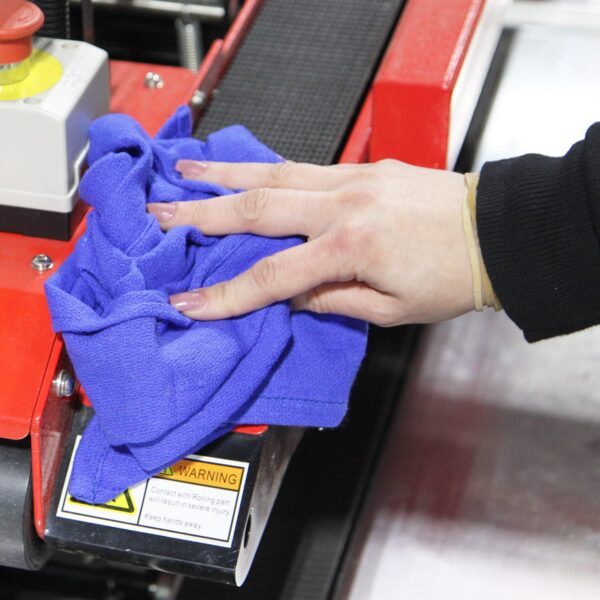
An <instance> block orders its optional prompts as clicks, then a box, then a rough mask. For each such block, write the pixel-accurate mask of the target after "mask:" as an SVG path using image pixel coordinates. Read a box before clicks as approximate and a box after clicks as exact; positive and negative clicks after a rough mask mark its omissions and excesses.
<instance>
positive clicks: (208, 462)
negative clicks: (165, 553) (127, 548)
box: [57, 440, 248, 547]
mask: <svg viewBox="0 0 600 600" xmlns="http://www.w3.org/2000/svg"><path fill="white" fill-rule="evenodd" d="M78 441H79V440H78ZM76 449H77V445H76V447H75V450H74V452H73V456H74V455H75V452H76ZM72 461H73V458H71V465H70V466H69V472H68V474H67V477H66V482H68V481H69V478H70V474H71V466H72ZM247 469H248V464H247V463H242V462H236V461H230V460H225V459H216V458H213V457H204V456H196V455H191V456H188V457H186V458H185V459H183V460H181V461H179V462H178V463H176V464H175V465H173V466H172V467H169V468H167V469H165V470H164V471H162V472H161V473H159V474H158V475H155V476H154V477H151V478H150V479H148V480H147V481H144V482H143V483H140V484H138V485H136V486H135V487H132V488H130V489H128V490H126V491H125V492H124V493H123V494H121V495H120V496H118V497H117V498H115V499H113V500H111V501H110V502H107V503H105V504H96V505H93V504H87V503H85V502H81V501H79V500H77V499H76V498H73V497H72V496H71V495H70V494H69V493H68V491H67V487H68V485H67V483H65V486H64V489H63V490H62V495H61V500H60V503H59V507H58V511H57V516H59V517H62V518H65V519H73V520H76V521H84V522H87V523H96V524H98V525H105V526H110V527H117V528H120V529H129V530H133V531H139V532H145V533H152V534H154V535H162V536H165V537H171V538H177V539H185V540H191V541H196V542H202V543H207V544H213V545H218V546H226V547H231V544H232V541H233V532H234V530H235V523H236V520H237V516H238V512H239V507H240V503H241V496H242V493H243V489H244V483H245V479H246V473H247Z"/></svg>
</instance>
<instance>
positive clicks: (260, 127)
mask: <svg viewBox="0 0 600 600" xmlns="http://www.w3.org/2000/svg"><path fill="white" fill-rule="evenodd" d="M402 4H403V0H266V2H265V4H264V6H263V7H262V9H261V11H260V13H259V15H258V16H257V18H256V20H255V22H254V24H253V25H252V28H251V30H250V31H249V32H248V34H247V36H246V38H245V40H244V42H243V44H242V46H241V48H240V49H239V52H238V53H237V55H236V56H235V58H234V60H233V62H232V64H231V66H230V67H229V70H228V72H227V73H226V75H225V77H224V79H223V81H222V82H221V84H220V86H219V91H218V95H216V96H215V97H214V98H213V100H212V101H211V103H210V105H209V106H208V108H207V110H206V112H205V114H204V115H203V116H202V118H201V120H200V122H199V125H198V127H197V130H196V135H197V136H199V137H202V138H203V137H205V136H206V135H207V134H208V133H211V132H212V131H215V130H217V129H220V128H222V127H224V126H226V125H233V124H235V123H240V124H242V125H245V126H246V127H247V128H248V129H250V131H252V132H253V133H254V135H256V137H258V138H259V139H260V140H261V141H263V142H264V143H265V144H267V145H268V146H270V147H271V148H273V149H274V150H275V151H276V152H278V153H279V154H281V156H283V157H285V158H287V159H290V160H295V161H302V162H312V163H317V164H330V163H331V162H333V161H334V160H335V159H336V157H337V156H338V152H339V150H340V147H341V144H342V143H343V141H344V139H345V137H346V135H347V133H348V129H349V127H350V125H351V123H352V121H353V118H354V116H355V114H356V111H357V109H358V107H359V106H360V102H361V100H362V99H363V97H364V94H365V91H366V90H367V88H368V84H369V82H370V81H371V79H372V77H373V75H374V71H375V69H376V66H377V64H378V62H379V59H380V56H381V53H382V51H383V50H384V48H385V45H386V42H387V40H388V38H389V35H390V32H391V31H392V28H393V26H394V24H395V22H396V20H397V18H398V14H399V10H400V7H401V5H402Z"/></svg>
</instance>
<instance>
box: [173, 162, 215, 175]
mask: <svg viewBox="0 0 600 600" xmlns="http://www.w3.org/2000/svg"><path fill="white" fill-rule="evenodd" d="M207 167H208V164H207V163H204V162H197V161H195V160H178V161H177V164H176V165H175V169H177V170H178V171H179V172H180V173H181V175H182V177H183V178H184V179H198V178H199V177H200V176H201V175H202V173H204V171H206V169H207Z"/></svg>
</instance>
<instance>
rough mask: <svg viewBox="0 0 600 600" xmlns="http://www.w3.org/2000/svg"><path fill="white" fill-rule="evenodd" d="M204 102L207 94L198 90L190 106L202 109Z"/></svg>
mask: <svg viewBox="0 0 600 600" xmlns="http://www.w3.org/2000/svg"><path fill="white" fill-rule="evenodd" d="M204 102H206V93H205V92H203V91H202V90H196V91H195V92H194V93H193V95H192V99H191V100H190V104H191V105H192V106H193V107H194V108H200V107H201V106H202V105H203V104H204Z"/></svg>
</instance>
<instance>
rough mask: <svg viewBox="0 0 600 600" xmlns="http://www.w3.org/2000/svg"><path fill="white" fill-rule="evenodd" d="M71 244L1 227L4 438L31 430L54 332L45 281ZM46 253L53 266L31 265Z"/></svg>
mask: <svg viewBox="0 0 600 600" xmlns="http://www.w3.org/2000/svg"><path fill="white" fill-rule="evenodd" d="M71 248H72V242H69V243H65V242H58V241H54V240H41V239H37V238H30V237H26V236H22V235H17V234H11V233H0V315H2V320H1V321H0V349H2V352H4V356H3V357H2V361H1V362H0V390H1V392H0V438H8V439H13V440H16V439H21V438H24V437H25V436H27V435H28V434H29V427H30V423H31V416H32V414H33V410H34V407H35V404H36V402H37V399H38V395H39V392H40V388H41V385H42V380H43V378H44V376H45V374H46V370H47V369H48V368H50V369H52V365H49V357H50V352H51V350H52V346H53V344H54V338H55V335H54V333H53V332H52V328H51V325H50V315H49V314H48V309H47V306H46V298H45V296H44V287H43V286H44V282H45V281H46V279H47V278H48V277H49V276H50V275H51V274H52V273H53V272H54V271H55V270H56V268H57V267H58V266H59V265H60V264H62V262H63V261H64V260H65V258H66V257H67V256H68V254H69V252H70V251H71ZM41 253H43V254H47V255H49V256H51V257H52V259H53V260H54V264H55V267H54V269H53V270H51V271H48V272H46V273H39V272H37V271H35V270H34V269H32V267H31V259H32V258H33V257H34V256H35V255H37V254H41Z"/></svg>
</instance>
